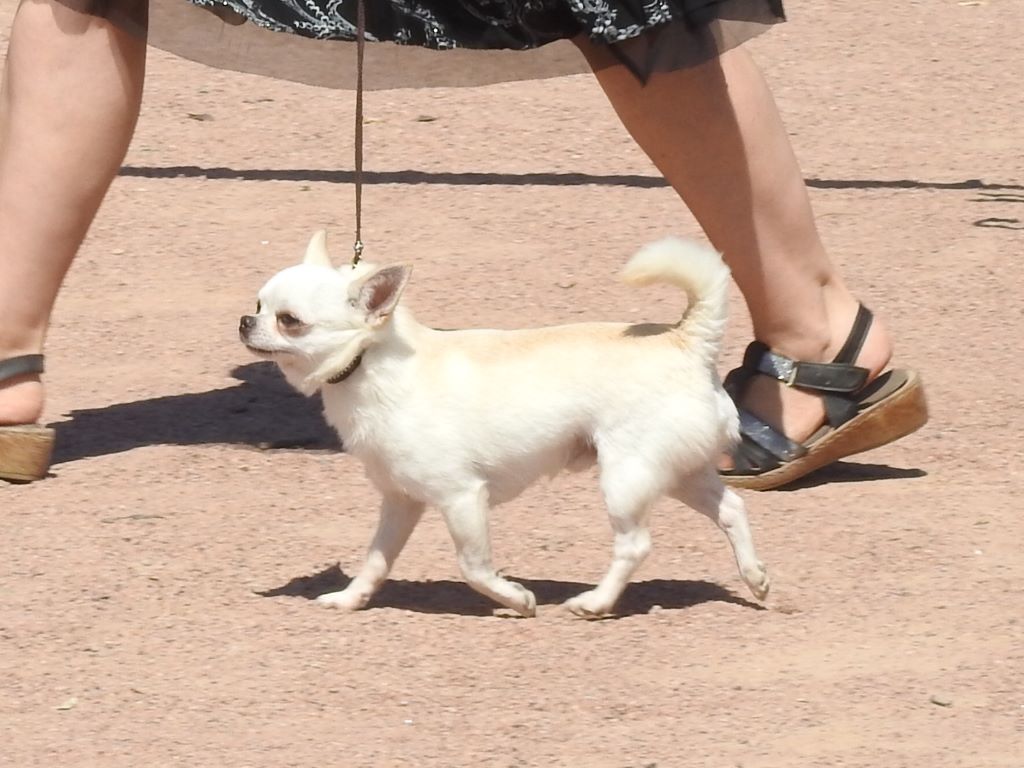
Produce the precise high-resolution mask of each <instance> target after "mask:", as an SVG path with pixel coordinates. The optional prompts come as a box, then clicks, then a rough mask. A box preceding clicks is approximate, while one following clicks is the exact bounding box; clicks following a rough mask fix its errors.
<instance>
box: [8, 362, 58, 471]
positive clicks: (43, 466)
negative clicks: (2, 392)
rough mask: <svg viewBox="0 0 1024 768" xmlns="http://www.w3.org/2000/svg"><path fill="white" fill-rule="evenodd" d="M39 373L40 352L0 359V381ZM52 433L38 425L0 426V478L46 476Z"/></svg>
mask: <svg viewBox="0 0 1024 768" xmlns="http://www.w3.org/2000/svg"><path fill="white" fill-rule="evenodd" d="M42 372H43V356H42V355H23V356H21V357H12V358H9V359H7V360H0V382H4V381H7V380H8V379H13V378H14V377H16V376H23V375H25V374H27V373H42ZM54 435H55V433H54V430H53V429H51V428H50V427H44V426H41V425H39V424H15V425H13V426H0V480H9V481H11V482H20V483H28V482H31V481H33V480H40V479H42V478H44V477H46V473H47V471H48V470H49V468H50V456H51V454H52V453H53V441H54Z"/></svg>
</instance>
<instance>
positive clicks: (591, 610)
mask: <svg viewBox="0 0 1024 768" xmlns="http://www.w3.org/2000/svg"><path fill="white" fill-rule="evenodd" d="M563 605H564V606H565V608H566V609H568V611H569V612H570V613H572V614H573V615H575V616H579V617H580V618H583V619H600V618H603V617H605V616H608V615H609V614H611V612H612V608H614V607H615V605H614V603H609V602H608V600H607V599H605V597H604V595H601V594H599V593H598V591H597V590H596V589H591V590H589V591H587V592H583V593H582V594H579V595H576V597H570V598H569V599H568V600H566V601H565V603H564V604H563Z"/></svg>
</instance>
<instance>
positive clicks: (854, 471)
mask: <svg viewBox="0 0 1024 768" xmlns="http://www.w3.org/2000/svg"><path fill="white" fill-rule="evenodd" d="M927 476H928V473H927V472H925V471H924V470H923V469H917V468H902V467H890V466H889V465H888V464H857V463H854V462H850V461H837V462H835V463H833V464H829V465H828V466H827V467H822V468H821V469H819V470H817V471H816V472H812V473H811V474H809V475H806V476H805V477H801V478H800V479H799V480H795V481H793V482H792V483H789V484H788V485H783V486H781V487H779V488H775V489H774V490H776V491H782V492H786V491H799V490H802V489H804V488H816V487H817V486H819V485H826V484H829V483H864V482H869V481H872V480H903V479H909V478H915V477H927Z"/></svg>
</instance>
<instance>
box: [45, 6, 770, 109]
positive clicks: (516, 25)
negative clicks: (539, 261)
mask: <svg viewBox="0 0 1024 768" xmlns="http://www.w3.org/2000/svg"><path fill="white" fill-rule="evenodd" d="M63 1H64V2H67V3H68V4H72V5H75V4H78V5H79V6H81V5H82V4H83V3H84V4H86V5H87V7H88V10H90V11H91V12H93V13H100V14H102V15H106V16H108V17H110V18H113V19H119V20H121V21H123V22H124V23H126V24H131V25H135V26H136V27H139V28H141V25H142V19H141V18H140V16H141V14H142V12H144V10H146V9H147V7H148V13H149V18H148V27H149V39H150V42H151V43H152V44H153V45H155V46H157V47H160V48H164V49H166V50H169V51H171V52H173V53H177V54H179V55H182V56H184V57H186V58H189V59H193V60H196V61H200V62H203V63H206V64H211V65H213V66H219V67H223V68H229V69H238V70H242V71H247V72H254V73H257V74H264V75H270V76H274V77H280V78H285V79H289V80H296V81H299V82H306V83H311V84H315V85H325V86H332V87H342V88H348V87H351V86H352V84H353V82H354V55H355V54H354V51H353V48H354V46H352V45H351V42H352V41H353V40H354V39H355V34H356V26H355V19H356V0H148V2H147V0H63ZM364 2H365V8H366V39H367V41H369V42H372V43H376V45H369V46H367V54H366V56H367V59H366V84H367V87H368V88H371V89H373V88H393V87H424V86H432V85H446V86H452V85H479V84H484V83H490V82H501V81H507V80H521V79H531V78H542V77H551V76H558V75H564V74H573V73H579V72H585V71H588V70H589V69H590V68H593V67H594V66H602V65H603V63H607V64H609V65H612V64H624V65H626V66H627V67H629V69H630V70H632V72H633V73H634V74H635V75H636V76H637V77H638V78H640V79H641V80H645V79H646V78H647V77H649V76H650V75H651V74H652V73H654V72H658V71H666V70H673V69H679V68H685V67H690V66H694V65H696V64H700V63H704V62H706V61H708V60H710V59H712V58H715V57H717V56H718V55H720V54H721V53H722V52H724V51H726V50H729V49H730V48H733V47H735V46H737V45H739V44H741V43H743V42H745V41H746V40H748V39H750V38H751V37H753V36H755V35H757V34H758V33H759V32H761V31H763V30H765V29H767V28H768V27H769V26H770V25H772V24H776V23H778V22H780V21H783V20H784V11H783V7H782V0H364ZM578 38H588V39H589V40H591V41H592V42H594V43H597V44H598V46H599V48H598V49H599V50H600V51H604V52H607V54H608V55H607V56H606V57H605V56H603V55H599V56H597V57H596V58H595V57H594V56H591V59H590V61H589V64H588V62H587V61H586V60H584V58H583V57H582V55H581V54H580V53H579V51H578V50H577V49H576V47H575V46H573V45H572V44H571V41H572V40H574V39H578ZM482 51H486V52H487V53H486V54H481V52H482Z"/></svg>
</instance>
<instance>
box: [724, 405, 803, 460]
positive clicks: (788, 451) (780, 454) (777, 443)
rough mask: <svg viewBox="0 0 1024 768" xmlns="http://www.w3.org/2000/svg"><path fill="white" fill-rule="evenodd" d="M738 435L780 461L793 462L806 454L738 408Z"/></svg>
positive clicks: (777, 432) (787, 439)
mask: <svg viewBox="0 0 1024 768" xmlns="http://www.w3.org/2000/svg"><path fill="white" fill-rule="evenodd" d="M737 410H738V411H739V416H740V434H741V435H743V436H744V437H746V438H749V439H750V441H751V442H752V443H754V444H755V445H757V446H759V447H761V448H763V449H764V450H766V451H768V453H770V454H771V455H772V456H774V457H775V458H776V459H778V460H780V461H793V459H799V458H800V457H801V456H803V455H804V454H806V453H807V449H806V448H805V447H804V446H802V445H800V443H795V442H793V441H792V440H790V439H789V438H788V437H786V436H785V435H784V434H782V433H781V432H779V431H778V430H776V429H774V428H773V427H771V426H770V425H769V424H767V423H765V422H764V421H762V420H761V419H759V418H758V417H757V416H755V415H754V414H752V413H750V412H749V411H747V410H745V409H743V408H739V409H737Z"/></svg>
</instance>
